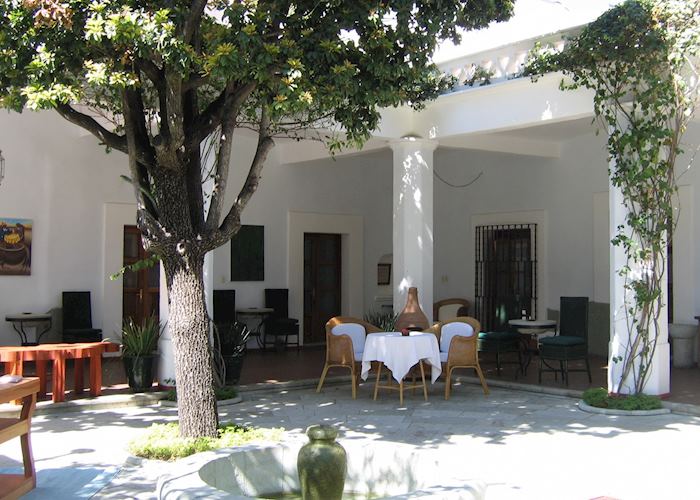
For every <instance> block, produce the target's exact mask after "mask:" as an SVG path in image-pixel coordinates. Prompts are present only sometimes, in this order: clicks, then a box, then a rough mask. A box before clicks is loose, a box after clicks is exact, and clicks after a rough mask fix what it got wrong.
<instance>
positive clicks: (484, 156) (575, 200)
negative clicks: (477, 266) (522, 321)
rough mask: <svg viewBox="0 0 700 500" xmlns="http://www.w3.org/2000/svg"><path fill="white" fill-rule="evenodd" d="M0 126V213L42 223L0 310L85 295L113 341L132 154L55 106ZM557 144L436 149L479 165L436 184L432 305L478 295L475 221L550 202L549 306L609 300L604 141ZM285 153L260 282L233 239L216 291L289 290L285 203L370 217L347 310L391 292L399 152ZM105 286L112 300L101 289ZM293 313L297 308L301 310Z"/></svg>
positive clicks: (441, 156) (270, 169)
mask: <svg viewBox="0 0 700 500" xmlns="http://www.w3.org/2000/svg"><path fill="white" fill-rule="evenodd" d="M0 131H2V135H1V137H2V140H1V143H0V148H2V150H3V155H4V156H5V158H6V178H5V180H4V181H3V183H2V185H1V186H0V216H4V217H18V218H29V219H32V220H33V223H34V227H33V230H34V232H33V237H34V240H33V247H32V275H31V276H28V277H25V276H0V294H1V296H2V301H0V319H4V315H5V314H10V313H17V312H24V311H32V312H43V311H48V310H49V309H50V308H52V307H58V306H59V305H60V293H61V291H63V290H90V291H91V292H92V296H93V322H94V324H95V326H96V327H102V328H104V329H105V332H104V334H105V336H108V337H109V336H112V335H113V330H114V329H115V328H116V327H115V324H116V323H118V318H119V317H120V312H119V311H120V310H121V304H120V303H118V304H115V302H120V295H119V293H118V291H117V289H116V288H114V287H115V285H114V284H110V283H107V282H106V281H105V280H106V276H107V275H108V274H110V273H112V272H114V271H116V268H113V264H112V263H111V261H112V260H114V258H113V257H114V255H119V253H120V252H121V249H120V248H119V249H114V248H112V247H113V246H114V245H119V243H118V240H119V239H118V238H116V239H115V237H114V228H108V227H105V221H106V220H116V219H110V217H109V216H108V214H109V213H112V212H114V211H116V212H118V213H119V214H121V215H119V217H118V218H120V222H119V223H120V224H121V223H123V221H121V219H123V218H124V217H126V216H125V215H124V214H126V213H127V212H128V211H129V210H131V208H130V206H133V194H132V191H131V187H130V186H129V185H128V184H126V183H124V182H123V181H121V180H120V179H119V175H121V174H124V173H126V161H125V157H124V155H122V154H121V153H118V152H113V153H111V154H109V155H105V153H104V149H103V148H102V147H100V146H99V145H97V143H96V140H95V139H94V138H92V136H87V135H85V134H83V133H82V131H81V130H80V129H78V128H76V127H74V126H72V125H70V124H68V123H66V122H65V121H63V120H62V119H61V118H60V117H58V116H56V115H54V114H51V113H41V114H35V113H24V114H22V115H14V114H1V115H0ZM236 141H237V142H236V149H235V154H234V158H233V160H232V161H233V163H234V166H233V170H232V179H231V182H230V184H229V197H230V199H233V197H234V196H235V195H236V194H237V192H238V189H239V188H240V184H241V182H242V179H243V175H245V171H244V170H241V169H240V168H237V167H238V166H243V165H247V164H248V162H249V160H250V157H252V152H253V148H254V145H255V142H254V140H253V139H252V138H250V137H238V138H237V139H236ZM686 142H687V143H688V144H690V146H689V147H687V148H686V149H687V150H688V153H686V155H684V156H683V157H682V158H681V160H680V161H681V162H688V161H689V158H690V157H691V156H692V154H693V152H694V150H695V147H697V146H692V145H697V144H699V143H700V126H699V125H698V124H693V126H692V127H691V129H690V131H689V132H688V134H687V136H686ZM560 150H561V156H560V157H559V158H540V157H533V156H522V155H520V156H519V155H514V154H506V153H494V152H484V151H471V150H457V149H447V148H438V150H437V151H436V152H435V170H436V171H437V173H438V174H439V175H441V176H442V177H444V178H445V179H447V180H449V181H450V182H452V183H455V184H461V183H464V182H467V181H469V180H471V179H473V178H475V177H476V176H477V175H478V174H479V173H480V172H483V175H482V176H481V177H480V178H479V179H478V180H477V181H476V182H475V183H474V184H473V185H471V186H469V187H467V188H463V189H454V188H451V187H448V186H446V185H444V184H443V183H442V182H440V181H438V180H437V179H436V180H435V182H434V188H435V195H434V203H435V205H434V211H435V222H434V230H435V250H434V252H435V253H434V263H435V268H434V297H435V299H436V300H438V299H441V298H445V297H466V298H469V299H473V297H474V281H473V279H474V278H473V276H474V243H473V236H472V229H471V218H472V217H473V216H475V215H482V216H483V215H489V214H499V213H504V212H511V213H513V212H515V213H517V212H533V211H543V212H544V213H546V218H547V232H548V237H547V241H546V245H547V246H546V255H547V262H546V266H547V273H546V277H545V284H546V286H545V288H546V290H547V295H546V302H545V303H544V304H543V306H544V307H549V308H558V300H559V297H560V296H562V295H579V294H580V295H588V296H589V297H591V298H595V299H596V300H599V301H604V300H605V299H606V298H607V297H606V296H605V285H604V284H605V283H606V282H607V279H608V278H607V269H605V268H604V267H605V266H601V265H600V264H598V265H595V264H594V262H595V260H596V256H600V255H605V249H604V246H605V245H607V244H608V242H609V237H608V235H606V233H605V231H607V230H608V229H607V226H606V225H605V224H601V223H600V220H601V217H602V220H603V221H605V220H606V219H605V217H607V215H606V214H607V210H606V208H604V207H601V206H600V203H604V202H605V200H607V194H606V193H607V188H608V182H607V164H606V155H605V151H604V138H603V137H602V136H595V135H594V134H593V133H591V134H587V135H583V136H580V137H576V138H574V139H572V140H569V141H568V142H564V143H562V144H561V145H560ZM278 155H279V150H273V152H272V154H271V156H270V158H269V161H268V163H267V165H266V166H265V168H264V169H263V174H262V180H261V183H260V187H259V189H258V192H256V193H255V195H254V196H253V198H252V200H251V202H250V204H249V206H248V207H247V208H246V210H245V212H244V214H243V218H242V222H243V223H244V224H262V225H264V226H265V262H266V266H265V281H263V282H231V281H229V280H230V269H229V265H230V262H229V259H230V248H229V245H225V246H224V247H222V248H220V249H217V250H216V251H215V252H214V265H213V276H214V287H215V288H235V289H236V291H237V305H238V307H252V306H261V305H262V304H263V289H264V288H274V287H290V288H293V284H290V283H289V279H290V278H289V276H290V273H289V270H288V257H289V242H290V235H289V227H288V220H289V214H290V212H294V213H310V214H339V215H348V216H356V217H360V218H361V219H362V232H363V235H362V236H363V250H362V256H361V261H362V265H361V266H362V272H361V274H362V276H361V280H360V282H361V283H362V284H361V285H359V286H360V287H361V289H362V296H363V299H364V300H363V304H361V305H359V306H358V305H357V304H354V305H353V311H352V312H353V313H357V312H358V311H366V310H367V309H369V308H370V307H371V306H372V303H373V300H374V298H375V297H376V296H377V295H384V294H386V287H378V286H377V285H376V272H377V270H376V264H377V262H378V261H379V260H380V258H381V257H382V256H383V255H385V254H391V252H392V231H391V224H392V216H391V213H392V207H391V198H392V197H391V192H392V155H391V151H390V150H389V149H388V148H386V149H382V150H378V151H375V152H373V153H370V154H364V155H356V156H349V157H341V158H338V159H336V160H332V159H327V160H318V161H314V162H309V163H303V164H294V165H283V164H282V165H281V164H280V163H283V162H284V161H285V158H283V157H282V158H280V157H279V156H278ZM680 183H681V184H682V185H684V186H687V187H686V188H684V190H685V191H686V192H688V193H690V194H689V196H690V197H691V199H693V202H694V205H693V206H694V207H696V206H697V205H698V200H697V199H696V198H697V193H698V192H699V188H700V176H699V175H698V173H697V165H695V166H694V167H693V169H691V170H690V171H689V172H687V173H685V174H684V175H683V176H682V178H681V179H680ZM596 203H598V206H596ZM109 207H111V208H109ZM695 211H696V209H694V208H691V210H690V212H688V215H692V217H690V218H689V220H688V221H687V223H686V224H685V225H684V226H683V227H684V230H683V231H684V232H685V233H688V234H687V241H688V242H689V243H688V245H689V246H688V248H689V250H688V251H687V252H686V253H687V254H689V257H686V258H685V260H686V262H691V263H696V262H698V261H700V217H697V216H695ZM116 212H115V213H116ZM596 214H597V215H596ZM596 221H597V222H596ZM109 235H111V236H109ZM109 242H111V243H109ZM105 245H109V248H107V247H105ZM684 249H685V248H684ZM110 256H111V257H110ZM346 257H347V256H346ZM598 260H600V259H599V258H598ZM691 267H693V268H691V269H679V268H677V269H676V279H675V281H676V287H678V286H679V280H680V281H684V283H685V284H684V285H682V286H683V287H684V289H685V290H687V291H688V294H690V295H684V300H685V305H684V306H683V307H684V308H685V309H684V312H683V318H682V319H683V320H684V321H685V320H686V318H687V320H689V321H692V316H693V315H695V314H700V294H699V293H695V290H696V289H697V288H698V284H700V265H694V266H692V265H691ZM105 283H107V284H105ZM600 283H603V286H602V287H601V286H599V284H600ZM117 286H118V285H117ZM109 290H111V291H109ZM108 291H109V292H108ZM104 293H107V295H108V296H107V297H103V294H104ZM293 293H297V292H296V291H294V292H293ZM117 297H119V298H117ZM290 302H293V303H295V304H300V302H299V301H290ZM355 302H357V301H355ZM293 307H298V306H293ZM344 312H349V311H344ZM291 313H292V314H296V315H297V317H299V316H300V315H301V311H300V310H298V311H291ZM544 313H545V311H540V314H544ZM107 323H108V324H107ZM17 341H18V337H17V335H16V334H15V333H14V332H13V331H12V330H11V327H10V325H9V324H8V323H7V322H5V321H1V320H0V343H5V344H8V343H17Z"/></svg>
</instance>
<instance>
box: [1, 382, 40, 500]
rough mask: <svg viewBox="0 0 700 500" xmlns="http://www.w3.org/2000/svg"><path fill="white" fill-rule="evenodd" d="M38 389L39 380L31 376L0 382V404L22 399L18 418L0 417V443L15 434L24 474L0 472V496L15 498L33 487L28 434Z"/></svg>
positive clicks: (34, 472) (32, 467)
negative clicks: (15, 381) (14, 380)
mask: <svg viewBox="0 0 700 500" xmlns="http://www.w3.org/2000/svg"><path fill="white" fill-rule="evenodd" d="M38 391H39V379H38V378H34V377H32V378H24V379H22V380H20V381H19V382H17V383H14V384H12V383H10V384H0V403H7V402H8V401H13V400H20V401H21V402H22V410H21V411H20V414H19V417H18V418H0V443H4V442H5V441H8V440H10V439H12V438H16V437H18V438H19V440H20V445H21V446H22V463H23V465H24V474H0V498H19V497H21V496H22V495H24V494H25V493H28V492H29V491H31V490H33V489H34V488H36V471H35V470H34V457H33V456H32V444H31V441H30V439H29V433H30V431H31V427H32V414H33V413H34V407H35V406H36V393H37V392H38Z"/></svg>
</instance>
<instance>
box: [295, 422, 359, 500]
mask: <svg viewBox="0 0 700 500" xmlns="http://www.w3.org/2000/svg"><path fill="white" fill-rule="evenodd" d="M306 435H307V436H308V437H309V442H308V443H306V444H305V445H304V446H302V447H301V450H299V456H298V457H297V471H298V473H299V485H300V486H301V498H302V499H303V500H340V499H341V497H342V496H343V488H344V486H345V475H346V473H347V456H346V454H345V449H344V448H343V447H342V446H340V445H339V444H338V443H336V442H335V438H336V437H337V436H338V431H337V430H336V429H335V428H334V427H332V426H330V425H312V426H311V427H309V428H308V429H306Z"/></svg>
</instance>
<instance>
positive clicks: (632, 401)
mask: <svg viewBox="0 0 700 500" xmlns="http://www.w3.org/2000/svg"><path fill="white" fill-rule="evenodd" d="M583 400H584V401H585V402H586V404H588V405H590V406H595V407H596V408H610V409H612V410H627V411H633V410H658V409H659V408H661V400H660V399H659V398H658V397H657V396H648V395H647V394H634V395H631V396H611V395H609V394H608V391H607V390H606V389H604V388H602V387H598V388H595V389H588V390H586V391H585V392H584V393H583Z"/></svg>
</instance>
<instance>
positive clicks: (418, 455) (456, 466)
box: [157, 440, 486, 500]
mask: <svg viewBox="0 0 700 500" xmlns="http://www.w3.org/2000/svg"><path fill="white" fill-rule="evenodd" d="M342 445H343V447H344V448H345V449H346V451H347V453H348V472H347V476H346V480H345V491H346V492H352V493H350V494H351V495H354V496H351V497H350V498H372V499H375V498H385V499H408V498H424V499H428V498H433V499H436V500H437V499H445V500H448V499H449V500H453V499H454V500H456V499H464V500H482V499H483V498H485V492H486V485H485V484H484V483H482V482H480V481H476V480H471V479H465V478H463V477H462V475H463V474H464V473H465V470H467V471H468V469H469V467H468V466H466V464H465V463H464V462H463V461H461V460H458V459H457V457H456V456H455V455H454V454H445V453H444V452H443V453H439V452H438V451H437V450H418V449H416V448H415V447H413V446H410V445H404V444H399V443H384V442H371V443H368V442H366V441H364V442H362V443H359V442H348V441H345V440H344V441H343V442H342ZM300 448H301V444H298V445H295V444H284V445H283V444H276V445H249V446H244V447H240V448H235V449H225V450H218V451H215V452H206V453H199V454H197V455H193V456H192V457H188V458H186V459H183V460H180V461H178V462H177V463H176V464H175V465H174V468H173V471H172V473H170V474H168V475H167V476H164V477H161V479H160V480H159V481H158V488H157V493H158V498H159V499H163V500H191V499H202V498H207V499H227V500H233V499H237V500H238V499H247V498H285V497H284V496H281V495H283V494H293V493H294V492H298V491H299V489H300V488H299V478H298V476H297V465H296V460H297V454H298V453H299V449H300ZM290 498H293V497H290Z"/></svg>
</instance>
